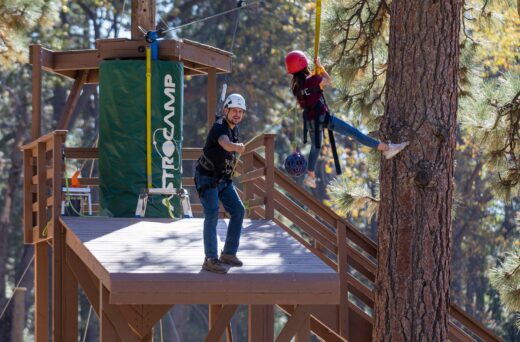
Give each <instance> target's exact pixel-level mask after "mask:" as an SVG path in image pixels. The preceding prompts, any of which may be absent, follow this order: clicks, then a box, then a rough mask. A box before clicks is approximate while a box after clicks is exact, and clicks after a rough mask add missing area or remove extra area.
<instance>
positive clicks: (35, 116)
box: [29, 44, 42, 140]
mask: <svg viewBox="0 0 520 342" xmlns="http://www.w3.org/2000/svg"><path fill="white" fill-rule="evenodd" d="M29 54H30V56H29V59H30V61H31V65H32V126H31V137H32V138H33V140H34V139H37V138H39V137H40V136H41V133H42V132H41V109H42V46H41V45H38V44H35V45H31V46H30V48H29Z"/></svg>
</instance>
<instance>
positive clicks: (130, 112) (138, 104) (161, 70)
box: [99, 60, 184, 217]
mask: <svg viewBox="0 0 520 342" xmlns="http://www.w3.org/2000/svg"><path fill="white" fill-rule="evenodd" d="M99 88H100V89H99V107H100V108H99V180H100V205H101V214H102V215H108V216H115V217H133V216H135V209H136V205H137V200H138V197H139V194H140V193H141V191H142V190H143V189H145V187H146V61H144V60H114V61H103V62H102V63H101V65H100V67H99ZM183 98H184V68H183V65H182V63H179V62H173V61H152V132H151V133H152V141H153V144H152V183H153V187H154V188H177V187H181V179H182V175H181V172H182V116H183V113H182V110H183ZM169 203H171V204H169ZM170 210H171V211H172V212H173V213H174V215H175V217H180V214H181V210H180V202H179V200H178V199H177V198H175V197H174V198H172V199H171V200H170V201H168V200H167V199H165V198H163V196H151V197H149V200H148V206H147V210H146V217H171V215H170Z"/></svg>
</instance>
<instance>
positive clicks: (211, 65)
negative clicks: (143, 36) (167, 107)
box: [29, 38, 232, 78]
mask: <svg viewBox="0 0 520 342" xmlns="http://www.w3.org/2000/svg"><path fill="white" fill-rule="evenodd" d="M141 44H142V45H143V46H144V45H146V42H144V41H142V42H141V41H138V40H130V39H121V38H118V39H98V40H96V47H97V48H96V49H80V50H78V49H75V50H63V51H54V50H51V49H48V48H45V47H42V46H41V45H40V44H32V45H31V46H30V56H31V58H30V62H29V63H30V64H31V65H33V64H34V62H35V58H36V56H35V54H37V53H39V54H40V56H41V59H40V60H41V65H42V68H43V69H44V70H46V71H50V72H53V73H58V74H62V75H63V76H66V77H71V78H74V75H72V74H70V72H71V71H77V70H82V69H92V70H95V69H98V68H99V63H100V61H101V60H103V59H111V58H144V57H145V52H144V50H143V51H138V50H139V49H137V48H138V47H140V46H141ZM161 47H162V48H161ZM134 50H135V51H134ZM159 56H161V57H163V58H166V59H169V60H180V61H181V62H183V63H184V64H185V66H186V67H187V68H188V69H191V72H190V74H192V75H193V74H195V75H196V74H202V75H204V74H207V70H210V69H214V70H215V71H216V72H217V73H218V74H222V73H230V72H231V56H232V54H231V53H230V52H227V51H224V50H221V49H218V48H215V47H211V46H209V45H204V44H201V43H198V42H195V41H190V40H174V39H168V40H161V41H160V43H159Z"/></svg>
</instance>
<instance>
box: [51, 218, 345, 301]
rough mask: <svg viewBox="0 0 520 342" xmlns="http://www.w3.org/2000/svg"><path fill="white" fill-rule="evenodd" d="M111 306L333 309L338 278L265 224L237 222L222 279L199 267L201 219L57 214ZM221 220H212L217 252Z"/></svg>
mask: <svg viewBox="0 0 520 342" xmlns="http://www.w3.org/2000/svg"><path fill="white" fill-rule="evenodd" d="M61 222H62V223H63V225H64V226H65V228H66V229H67V245H68V246H70V247H71V249H72V250H73V251H74V253H75V254H76V255H77V256H78V257H79V258H80V259H81V260H82V261H83V263H84V264H85V265H86V266H87V267H88V268H89V269H90V270H91V271H92V272H93V273H94V274H95V275H96V277H98V278H99V279H100V280H101V282H102V283H103V285H104V286H106V287H107V289H108V290H109V291H110V299H109V301H110V303H112V304H176V303H177V304H203V303H206V304H338V303H339V277H338V275H337V273H336V272H335V271H334V270H333V269H331V268H330V267H329V266H327V265H326V264H325V263H324V262H323V261H321V260H320V259H319V258H318V257H316V256H315V255H314V254H312V253H311V252H310V251H308V250H307V249H306V248H305V247H303V246H302V245H300V244H299V243H298V242H297V241H296V240H295V239H294V238H292V237H291V236H290V235H289V234H287V233H286V232H285V231H283V230H282V229H281V228H280V227H278V226H277V225H276V224H275V223H273V222H271V221H256V220H245V221H244V229H243V231H242V237H241V240H240V249H239V252H238V256H239V257H240V259H241V260H242V261H243V262H244V266H243V267H232V268H230V269H229V272H228V274H225V275H221V274H214V273H210V272H206V271H203V270H201V265H202V262H203V260H204V248H203V241H202V225H203V219H197V218H194V219H184V220H180V221H172V220H166V219H136V218H103V217H83V218H79V217H62V218H61ZM226 229H227V222H226V221H224V220H220V221H219V225H218V228H217V236H218V239H219V248H222V246H223V243H224V240H225V236H226V235H225V234H226Z"/></svg>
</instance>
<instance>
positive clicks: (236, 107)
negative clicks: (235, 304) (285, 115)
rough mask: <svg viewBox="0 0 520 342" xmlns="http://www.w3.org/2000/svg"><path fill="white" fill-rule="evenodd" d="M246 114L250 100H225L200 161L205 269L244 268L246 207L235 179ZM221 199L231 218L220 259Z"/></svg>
mask: <svg viewBox="0 0 520 342" xmlns="http://www.w3.org/2000/svg"><path fill="white" fill-rule="evenodd" d="M245 111H246V101H245V99H244V98H243V97H242V95H239V94H231V95H229V96H228V97H227V98H226V100H225V101H224V115H223V116H222V117H220V118H218V119H217V121H216V122H215V123H214V124H213V127H212V128H211V130H210V131H209V133H208V136H207V138H206V142H205V144H204V149H203V151H202V155H201V156H200V158H199V160H198V161H197V168H196V171H195V186H196V188H197V192H198V194H199V198H200V202H201V204H202V207H203V208H204V253H205V256H206V257H205V259H204V263H203V264H202V269H204V270H206V271H210V272H215V273H227V270H228V268H227V267H226V266H225V265H223V263H225V264H228V265H230V266H242V261H240V259H238V258H237V256H236V254H237V251H238V245H239V240H240V233H241V231H242V222H243V220H244V212H245V209H244V205H243V204H242V201H241V200H240V197H238V194H237V192H236V190H235V186H234V185H233V181H232V180H231V177H232V176H233V171H234V167H235V164H236V153H238V154H242V153H243V152H244V144H242V143H239V142H238V127H237V126H238V124H239V123H240V122H241V121H242V119H243V117H244V114H245ZM219 200H220V201H221V202H222V205H223V206H224V209H226V211H227V212H228V213H229V214H230V215H231V218H230V219H229V225H228V229H227V235H226V242H225V244H224V249H223V250H222V253H221V254H220V258H218V247H217V224H218V208H219Z"/></svg>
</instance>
